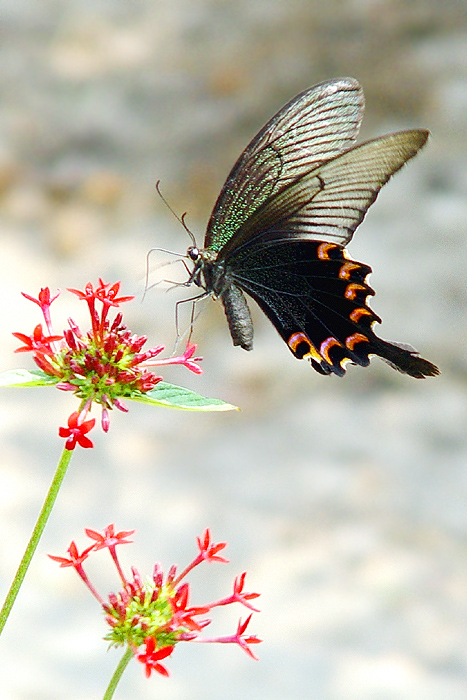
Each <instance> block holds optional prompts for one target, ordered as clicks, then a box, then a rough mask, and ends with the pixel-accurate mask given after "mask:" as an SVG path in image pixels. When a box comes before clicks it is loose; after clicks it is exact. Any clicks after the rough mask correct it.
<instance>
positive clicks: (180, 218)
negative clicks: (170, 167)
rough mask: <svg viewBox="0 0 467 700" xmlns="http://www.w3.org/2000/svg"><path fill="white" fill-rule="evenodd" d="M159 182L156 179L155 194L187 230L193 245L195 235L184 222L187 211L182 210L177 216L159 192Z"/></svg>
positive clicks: (194, 243)
mask: <svg viewBox="0 0 467 700" xmlns="http://www.w3.org/2000/svg"><path fill="white" fill-rule="evenodd" d="M160 184H161V181H160V180H158V181H157V182H156V191H157V194H158V195H159V197H160V198H161V199H162V201H163V202H164V204H165V206H166V207H167V209H168V210H169V211H170V212H171V213H172V214H173V216H174V217H175V218H176V219H177V221H178V222H179V223H180V224H181V225H182V226H183V228H184V229H185V231H186V232H187V234H188V235H189V236H190V239H191V242H192V243H193V245H194V246H196V239H195V237H194V235H193V232H192V231H190V229H189V228H188V226H187V225H186V222H185V217H186V215H187V212H184V213H183V214H182V215H181V216H179V215H178V214H177V213H176V212H175V211H174V210H173V209H172V207H171V206H170V204H169V203H168V201H167V200H166V198H165V197H164V195H163V194H162V192H161V188H160Z"/></svg>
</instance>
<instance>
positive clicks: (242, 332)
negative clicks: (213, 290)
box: [220, 283, 253, 350]
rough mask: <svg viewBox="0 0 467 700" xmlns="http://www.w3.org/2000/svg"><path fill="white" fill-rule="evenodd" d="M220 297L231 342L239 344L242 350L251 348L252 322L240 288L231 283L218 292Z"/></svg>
mask: <svg viewBox="0 0 467 700" xmlns="http://www.w3.org/2000/svg"><path fill="white" fill-rule="evenodd" d="M220 299H221V301H222V304H223V305H224V311H225V315H226V316H227V322H228V324H229V330H230V335H231V336H232V341H233V344H234V345H240V347H242V348H243V349H244V350H252V349H253V323H252V321H251V316H250V309H249V308H248V304H247V303H246V299H245V297H244V295H243V292H242V290H241V289H239V287H237V286H236V285H235V284H233V283H232V284H230V285H229V286H228V287H226V288H225V290H224V291H223V292H222V293H221V294H220Z"/></svg>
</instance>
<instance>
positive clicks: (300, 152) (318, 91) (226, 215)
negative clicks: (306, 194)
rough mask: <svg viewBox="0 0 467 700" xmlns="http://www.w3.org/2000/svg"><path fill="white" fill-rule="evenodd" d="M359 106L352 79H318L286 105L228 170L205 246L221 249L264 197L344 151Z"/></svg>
mask: <svg viewBox="0 0 467 700" xmlns="http://www.w3.org/2000/svg"><path fill="white" fill-rule="evenodd" d="M363 107H364V99H363V91H362V89H361V87H360V85H359V84H358V82H357V81H356V80H354V79H353V78H339V79H337V80H331V81H327V82H325V83H321V84H320V85H316V86H315V87H313V88H310V89H309V90H306V91H305V92H302V93H300V95H297V96H296V97H295V98H294V99H293V100H291V101H290V102H289V103H288V104H286V105H285V107H283V108H282V109H281V110H280V111H279V112H278V113H277V114H276V115H275V116H274V117H273V118H272V119H271V120H270V121H269V122H268V123H267V124H266V126H264V127H263V129H262V130H261V131H260V132H259V133H258V134H257V136H256V137H255V138H254V139H253V140H252V141H251V143H250V144H249V146H247V148H246V149H245V151H244V152H243V153H242V155H241V156H240V158H239V159H238V161H237V163H236V164H235V165H234V167H233V169H232V171H231V172H230V175H229V176H228V178H227V180H226V182H225V185H224V187H223V189H222V191H221V193H220V195H219V198H218V200H217V202H216V205H215V207H214V210H213V212H212V214H211V218H210V221H209V224H208V228H207V233H206V238H205V247H209V248H211V249H213V250H215V251H219V250H220V249H221V248H222V247H223V246H224V245H225V244H226V243H227V242H228V241H229V240H230V239H231V238H232V237H233V236H234V235H235V234H236V233H237V231H238V230H239V229H240V227H241V226H242V225H244V224H245V222H246V221H247V220H248V219H249V218H250V217H251V216H252V215H253V214H254V212H256V211H257V210H258V209H259V208H260V207H261V205H263V204H264V203H265V202H266V201H270V200H271V199H274V197H275V196H276V195H277V193H279V192H281V191H283V190H284V188H287V186H289V185H290V184H291V183H292V182H294V181H296V180H297V179H299V178H301V177H302V176H303V175H305V174H307V173H309V172H310V171H311V170H314V169H316V168H317V167H318V166H319V165H320V164H321V163H323V162H326V161H328V160H330V159H332V158H335V157H336V156H338V155H339V154H340V153H342V152H344V151H346V150H348V149H349V148H350V147H351V146H352V145H353V144H354V142H355V139H356V137H357V135H358V131H359V128H360V123H361V120H362V116H363Z"/></svg>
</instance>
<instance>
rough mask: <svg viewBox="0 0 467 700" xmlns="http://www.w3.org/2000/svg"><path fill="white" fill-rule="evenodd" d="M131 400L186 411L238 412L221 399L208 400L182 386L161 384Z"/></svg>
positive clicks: (136, 395) (234, 407) (236, 408)
mask: <svg viewBox="0 0 467 700" xmlns="http://www.w3.org/2000/svg"><path fill="white" fill-rule="evenodd" d="M131 399H133V400H134V401H142V402H143V403H150V404H152V405H153V406H167V407H169V408H181V409H184V410H186V411H238V410H239V409H238V407H237V406H232V404H230V403H225V402H224V401H221V399H208V398H206V397H204V396H200V395H199V394H196V393H195V392H194V391H190V390H189V389H184V388H183V387H181V386H175V385H174V384H167V383H166V382H159V384H156V386H155V387H154V389H151V391H148V392H147V393H146V394H134V395H133V396H132V397H131Z"/></svg>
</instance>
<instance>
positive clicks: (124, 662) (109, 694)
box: [102, 647, 133, 700]
mask: <svg viewBox="0 0 467 700" xmlns="http://www.w3.org/2000/svg"><path fill="white" fill-rule="evenodd" d="M132 658H133V652H132V651H131V649H130V647H127V650H126V652H125V653H124V654H123V656H122V658H121V659H120V662H119V664H118V666H117V668H116V669H115V673H114V674H113V676H112V678H111V679H110V683H109V685H108V687H107V690H106V691H105V695H104V697H103V698H102V700H110V699H111V698H113V695H114V693H115V690H116V688H117V685H118V681H119V680H120V678H121V677H122V675H123V671H124V670H125V669H126V667H127V666H128V664H129V662H130V659H132Z"/></svg>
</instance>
